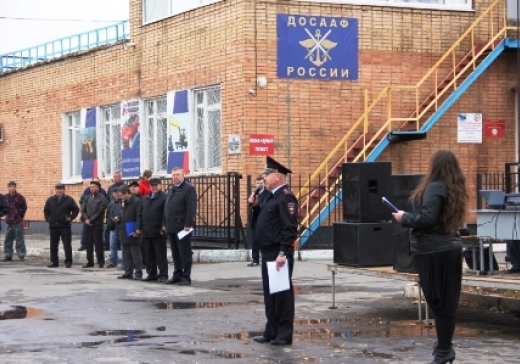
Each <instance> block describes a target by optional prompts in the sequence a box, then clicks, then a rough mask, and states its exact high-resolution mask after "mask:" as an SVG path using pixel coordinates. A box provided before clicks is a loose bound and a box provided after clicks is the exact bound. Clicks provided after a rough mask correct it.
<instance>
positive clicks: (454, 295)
mask: <svg viewBox="0 0 520 364" xmlns="http://www.w3.org/2000/svg"><path fill="white" fill-rule="evenodd" d="M467 198H468V194H467V191H466V178H465V177H464V175H463V173H462V171H461V169H460V165H459V161H458V160H457V157H455V155H454V154H453V153H452V152H450V151H448V150H439V151H437V152H435V153H434V154H433V155H432V157H431V161H430V165H429V168H428V172H427V174H426V175H425V176H424V178H423V179H422V181H421V183H420V184H419V186H418V187H417V189H415V191H413V192H412V195H411V196H410V201H411V202H412V206H413V211H412V212H404V211H399V212H396V213H393V214H392V215H393V216H394V218H395V219H396V220H397V221H398V222H401V225H402V226H403V227H405V228H411V231H410V249H411V252H412V253H413V255H414V257H415V268H416V270H417V272H418V273H419V279H420V284H421V288H422V290H423V292H424V297H425V298H426V302H427V303H428V305H429V306H430V308H431V309H432V311H433V314H434V318H435V328H436V330H437V343H436V344H435V345H434V351H433V356H434V359H433V361H432V362H431V364H444V363H452V362H453V361H454V360H455V351H454V350H453V344H452V339H453V334H454V332H455V322H456V313H457V308H458V304H459V298H460V290H461V280H462V242H461V239H460V233H459V228H460V227H461V226H462V225H463V224H464V221H465V217H466V209H467Z"/></svg>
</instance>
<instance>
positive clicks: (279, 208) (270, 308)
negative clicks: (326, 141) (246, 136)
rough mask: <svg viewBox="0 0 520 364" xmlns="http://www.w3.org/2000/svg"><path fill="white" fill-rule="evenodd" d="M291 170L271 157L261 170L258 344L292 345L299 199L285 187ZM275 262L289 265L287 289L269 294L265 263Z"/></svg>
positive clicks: (258, 237)
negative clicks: (261, 325)
mask: <svg viewBox="0 0 520 364" xmlns="http://www.w3.org/2000/svg"><path fill="white" fill-rule="evenodd" d="M288 173H292V172H291V170H290V169H288V168H286V167H284V166H283V165H281V164H280V163H278V162H277V161H276V160H274V159H273V158H271V157H267V166H266V168H265V170H264V172H263V174H264V184H265V187H266V188H267V189H268V190H270V191H266V193H271V196H266V198H265V200H264V205H263V207H262V210H261V211H260V215H259V217H258V222H257V226H256V236H257V239H258V244H259V246H260V252H261V255H262V284H263V289H264V305H265V315H266V317H267V324H266V325H265V330H264V333H263V335H262V336H256V337H254V338H253V340H254V341H256V342H258V343H271V344H272V345H276V346H283V345H291V344H292V335H293V321H294V291H293V285H292V280H291V277H292V270H293V265H294V241H295V240H296V231H297V225H298V222H297V216H298V201H297V200H296V197H295V196H294V194H293V193H292V192H291V191H290V190H289V187H288V186H287V183H286V182H285V180H286V175H287V174H288ZM274 261H276V265H277V267H282V266H283V265H284V264H289V267H288V268H289V280H290V289H289V290H288V291H282V292H278V293H275V294H270V293H269V276H268V273H267V262H274Z"/></svg>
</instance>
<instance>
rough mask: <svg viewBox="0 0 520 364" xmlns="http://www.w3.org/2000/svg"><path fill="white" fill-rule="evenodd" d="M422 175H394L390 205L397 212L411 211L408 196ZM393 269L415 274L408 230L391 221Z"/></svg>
mask: <svg viewBox="0 0 520 364" xmlns="http://www.w3.org/2000/svg"><path fill="white" fill-rule="evenodd" d="M423 176H424V175H423V174H395V175H392V176H391V181H392V193H391V195H390V196H391V198H392V199H391V200H390V201H392V203H393V204H394V205H395V207H397V208H398V209H399V210H404V211H412V205H411V203H410V201H409V198H410V195H411V193H412V192H413V190H415V189H416V188H417V186H418V185H419V183H420V182H421V179H422V178H423ZM393 262H394V264H393V268H394V270H396V271H398V272H407V273H416V272H415V259H414V257H413V255H412V254H411V253H410V237H409V232H408V229H405V228H403V227H402V226H401V224H400V223H398V222H396V221H395V220H394V221H393Z"/></svg>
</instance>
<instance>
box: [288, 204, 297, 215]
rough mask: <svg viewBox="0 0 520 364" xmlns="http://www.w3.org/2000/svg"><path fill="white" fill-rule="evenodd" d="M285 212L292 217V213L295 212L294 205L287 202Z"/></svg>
mask: <svg viewBox="0 0 520 364" xmlns="http://www.w3.org/2000/svg"><path fill="white" fill-rule="evenodd" d="M287 211H289V213H290V214H291V215H294V213H295V212H296V203H294V202H288V203H287Z"/></svg>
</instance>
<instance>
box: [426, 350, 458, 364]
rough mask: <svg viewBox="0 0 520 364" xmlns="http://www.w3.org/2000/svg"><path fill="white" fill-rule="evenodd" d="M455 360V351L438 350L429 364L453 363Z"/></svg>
mask: <svg viewBox="0 0 520 364" xmlns="http://www.w3.org/2000/svg"><path fill="white" fill-rule="evenodd" d="M454 360H455V351H454V350H453V347H451V348H449V349H439V348H437V351H436V352H435V359H433V361H432V362H431V363H430V364H446V363H450V364H451V363H453V361H454Z"/></svg>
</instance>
